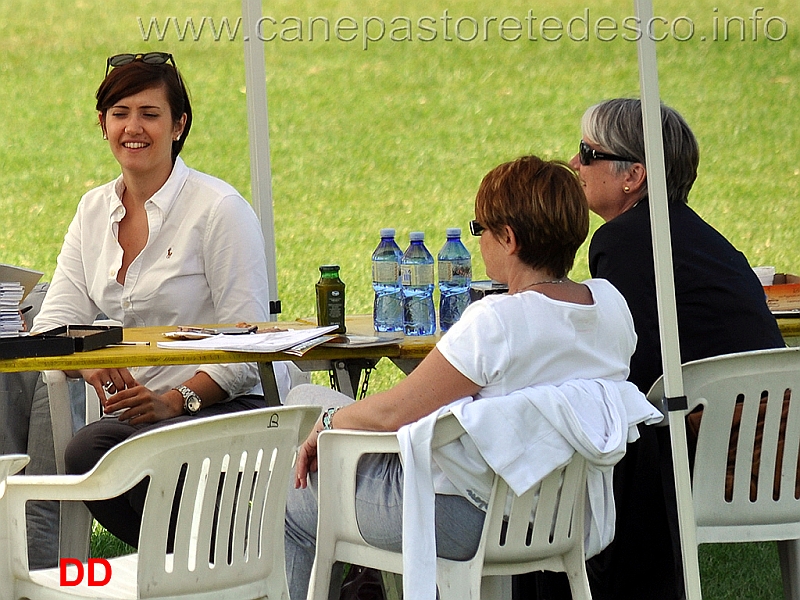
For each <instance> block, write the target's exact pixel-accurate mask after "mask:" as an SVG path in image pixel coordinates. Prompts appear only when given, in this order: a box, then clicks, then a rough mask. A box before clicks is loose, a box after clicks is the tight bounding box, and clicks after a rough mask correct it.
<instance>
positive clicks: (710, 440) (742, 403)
mask: <svg viewBox="0 0 800 600" xmlns="http://www.w3.org/2000/svg"><path fill="white" fill-rule="evenodd" d="M683 380H684V393H685V395H686V397H687V399H688V408H689V411H691V410H693V409H694V408H695V407H697V406H698V405H702V407H703V415H702V421H701V424H700V428H699V432H698V438H697V449H696V454H695V459H694V471H693V477H692V499H693V505H694V513H695V523H696V526H697V541H698V542H713V541H743V540H746V539H752V540H769V539H790V538H797V537H800V480H798V448H799V447H800V348H781V349H777V350H762V351H756V352H745V353H740V354H730V355H724V356H718V357H714V358H709V359H704V360H699V361H694V362H690V363H687V364H685V365H684V366H683ZM662 390H663V387H662V385H661V381H660V380H659V382H657V384H656V385H655V386H654V388H653V389H652V390H651V391H650V394H649V397H650V398H651V400H654V399H656V398H658V399H659V400H660V397H661V396H662V393H663V392H662ZM676 441H677V443H684V444H685V443H686V439H685V436H683V440H676Z"/></svg>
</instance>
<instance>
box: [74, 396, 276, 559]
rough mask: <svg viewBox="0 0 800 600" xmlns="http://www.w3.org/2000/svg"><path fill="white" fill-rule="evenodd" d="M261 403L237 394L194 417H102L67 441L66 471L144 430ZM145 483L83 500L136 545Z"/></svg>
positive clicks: (82, 469)
mask: <svg viewBox="0 0 800 600" xmlns="http://www.w3.org/2000/svg"><path fill="white" fill-rule="evenodd" d="M265 407H266V403H265V402H264V397H263V396H239V397H238V398H234V399H233V400H230V401H229V402H222V403H219V404H213V405H211V406H209V407H208V408H204V409H202V410H201V411H200V412H199V413H198V414H197V415H196V416H194V417H192V416H189V415H181V416H179V417H173V418H172V419H165V420H164V421H159V422H157V423H147V424H143V425H129V424H128V423H126V422H124V421H120V420H119V419H117V418H116V417H104V418H102V419H100V420H99V421H95V422H94V423H90V424H89V425H87V426H86V427H84V428H83V429H81V430H80V431H78V432H77V433H76V434H75V437H73V438H72V440H71V441H70V443H69V445H68V446H67V450H66V453H65V455H64V460H65V463H66V469H67V473H69V474H72V475H80V474H82V473H86V472H87V471H89V470H91V469H92V467H94V466H95V465H96V464H97V462H98V461H99V460H100V458H101V457H102V456H103V455H104V454H105V453H106V452H108V451H109V450H110V449H111V448H113V447H114V446H116V445H117V444H120V443H121V442H124V441H125V440H127V439H128V438H130V437H133V436H135V435H140V434H142V433H145V432H146V431H152V430H153V429H158V428H159V427H165V426H167V425H174V424H175V423H183V422H187V421H192V420H194V419H202V418H204V417H213V416H216V415H222V414H228V413H234V412H240V411H244V410H252V409H256V408H265ZM147 485H148V480H147V479H144V480H142V481H140V482H139V483H138V484H137V485H135V486H134V487H133V488H131V489H130V490H129V491H127V492H125V493H124V494H122V495H121V496H117V497H116V498H110V499H109V500H100V501H93V502H86V506H87V507H88V508H89V510H90V511H91V512H92V515H93V516H94V518H95V519H97V521H98V522H99V523H100V524H101V525H102V526H103V527H105V528H106V529H107V530H108V531H110V532H111V533H112V534H114V535H115V536H117V537H118V538H119V539H121V540H122V541H123V542H125V543H126V544H129V545H130V546H133V547H134V548H136V547H138V545H139V529H140V526H141V521H142V511H143V510H144V499H145V497H146V496H147Z"/></svg>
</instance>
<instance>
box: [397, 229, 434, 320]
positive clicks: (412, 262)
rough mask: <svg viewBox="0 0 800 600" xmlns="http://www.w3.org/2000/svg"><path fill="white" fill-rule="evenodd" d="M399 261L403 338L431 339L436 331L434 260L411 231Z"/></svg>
mask: <svg viewBox="0 0 800 600" xmlns="http://www.w3.org/2000/svg"><path fill="white" fill-rule="evenodd" d="M408 237H409V239H410V240H411V244H409V246H408V248H407V249H406V251H405V253H404V254H403V257H402V258H401V259H400V278H401V281H402V283H403V327H404V330H405V334H406V335H432V334H433V333H434V332H435V331H436V311H435V310H434V308H433V256H431V253H430V252H428V249H427V248H426V247H425V234H424V233H422V232H421V231H412V232H411V234H410V235H409V236H408Z"/></svg>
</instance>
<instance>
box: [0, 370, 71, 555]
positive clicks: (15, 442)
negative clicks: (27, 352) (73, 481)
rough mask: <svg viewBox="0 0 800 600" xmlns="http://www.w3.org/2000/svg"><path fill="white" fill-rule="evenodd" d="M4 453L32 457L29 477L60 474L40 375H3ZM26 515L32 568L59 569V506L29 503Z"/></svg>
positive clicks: (0, 437) (0, 429)
mask: <svg viewBox="0 0 800 600" xmlns="http://www.w3.org/2000/svg"><path fill="white" fill-rule="evenodd" d="M0 453H2V454H14V453H20V454H27V455H29V456H30V458H31V460H30V462H29V463H28V466H27V467H26V468H25V471H24V473H25V474H26V475H54V474H55V472H56V456H55V451H54V450H53V429H52V426H51V425H50V403H49V401H48V396H47V386H46V385H45V384H44V382H43V381H42V378H41V374H40V373H38V372H26V373H2V374H0ZM25 513H26V519H27V526H28V562H29V564H30V568H31V569H41V568H48V567H55V566H57V565H58V518H59V510H58V502H49V501H35V502H29V503H28V506H27V508H26V511H25Z"/></svg>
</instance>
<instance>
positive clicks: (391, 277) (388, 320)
mask: <svg viewBox="0 0 800 600" xmlns="http://www.w3.org/2000/svg"><path fill="white" fill-rule="evenodd" d="M402 256H403V251H402V250H400V247H399V246H398V245H397V243H396V242H395V241H394V229H388V228H387V229H381V243H380V244H378V247H377V248H375V252H373V253H372V289H373V290H375V303H374V304H373V307H372V320H373V323H374V325H375V331H403V287H402V284H401V283H400V258H401V257H402Z"/></svg>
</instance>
